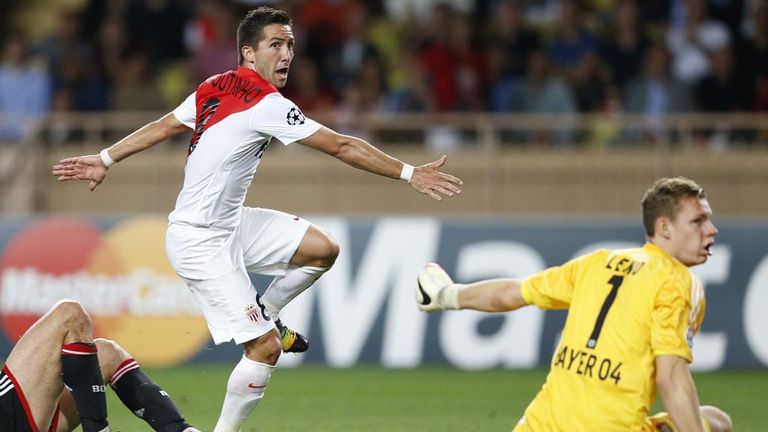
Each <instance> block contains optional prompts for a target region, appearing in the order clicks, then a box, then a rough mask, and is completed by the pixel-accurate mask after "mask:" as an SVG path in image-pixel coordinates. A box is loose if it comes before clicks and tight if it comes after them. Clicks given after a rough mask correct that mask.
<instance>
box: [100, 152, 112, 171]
mask: <svg viewBox="0 0 768 432" xmlns="http://www.w3.org/2000/svg"><path fill="white" fill-rule="evenodd" d="M99 156H100V157H101V161H102V162H104V165H106V167H107V168H109V167H111V166H112V165H114V164H115V163H116V162H115V160H114V159H112V157H110V156H109V150H107V149H104V150H102V151H100V152H99Z"/></svg>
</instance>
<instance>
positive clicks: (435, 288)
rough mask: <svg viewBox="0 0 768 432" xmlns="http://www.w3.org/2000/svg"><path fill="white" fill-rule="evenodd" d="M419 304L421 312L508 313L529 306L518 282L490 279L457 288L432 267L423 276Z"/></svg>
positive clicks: (418, 292)
mask: <svg viewBox="0 0 768 432" xmlns="http://www.w3.org/2000/svg"><path fill="white" fill-rule="evenodd" d="M416 300H417V302H418V305H419V308H420V309H421V310H424V311H427V312H431V311H436V310H446V309H448V310H451V309H474V310H478V311H484V312H508V311H513V310H515V309H519V308H521V307H523V306H527V305H528V303H526V302H525V299H524V298H523V295H522V292H521V290H520V281H518V280H516V279H488V280H483V281H479V282H475V283H471V284H457V283H454V282H453V280H452V279H451V278H450V276H448V274H447V273H446V272H445V270H443V269H442V267H440V266H439V265H437V264H434V263H430V264H427V266H426V267H425V268H424V270H423V271H422V272H421V273H420V274H419V278H418V287H417V290H416Z"/></svg>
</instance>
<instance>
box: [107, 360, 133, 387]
mask: <svg viewBox="0 0 768 432" xmlns="http://www.w3.org/2000/svg"><path fill="white" fill-rule="evenodd" d="M138 368H139V362H137V361H136V359H133V358H129V359H128V360H126V361H124V362H122V363H120V366H118V367H117V369H116V370H115V372H114V373H113V374H112V379H110V380H109V385H111V386H114V385H115V384H117V381H118V380H120V378H122V377H123V375H125V374H127V373H128V372H130V371H132V370H134V369H138Z"/></svg>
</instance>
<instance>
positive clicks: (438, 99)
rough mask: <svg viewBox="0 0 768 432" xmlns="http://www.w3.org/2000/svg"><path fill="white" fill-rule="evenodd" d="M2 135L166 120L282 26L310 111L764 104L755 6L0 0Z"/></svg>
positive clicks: (657, 0) (529, 0)
mask: <svg viewBox="0 0 768 432" xmlns="http://www.w3.org/2000/svg"><path fill="white" fill-rule="evenodd" d="M7 2H10V4H9V5H8V6H5V8H6V9H5V12H8V13H6V14H4V15H5V16H4V17H3V18H0V21H3V22H0V25H2V27H1V28H2V30H0V32H2V33H0V41H1V42H2V54H1V55H2V58H1V61H0V114H4V116H3V117H2V118H3V120H2V121H3V123H0V140H14V139H19V138H21V137H23V136H24V134H25V133H26V132H25V129H24V127H23V124H24V123H23V122H20V121H17V120H15V118H14V116H16V115H19V116H22V117H24V118H29V117H35V116H40V117H42V116H44V115H45V114H47V113H48V112H50V111H105V110H116V111H137V110H143V111H165V110H169V109H172V108H174V107H175V106H176V104H178V103H179V102H180V101H181V100H182V99H183V98H184V97H185V96H186V95H187V94H189V92H191V91H192V90H193V89H194V88H195V87H196V86H197V84H198V83H199V82H200V81H202V80H204V79H205V78H207V77H209V76H211V75H213V74H216V73H220V72H223V71H226V70H229V69H233V68H235V67H236V62H237V48H236V43H235V30H236V27H237V23H238V21H239V19H240V18H241V16H242V14H243V13H244V11H246V10H248V9H250V8H252V7H255V6H256V5H259V4H270V5H272V6H275V7H277V8H281V9H284V10H287V11H288V12H289V13H290V14H291V16H292V17H293V18H294V33H295V36H296V59H295V60H294V63H293V66H292V67H291V73H290V77H289V84H288V86H287V87H286V88H285V90H284V92H283V93H284V94H285V95H286V96H287V97H289V98H291V99H292V100H293V101H294V102H296V103H297V104H298V105H299V107H301V108H302V109H303V110H304V111H306V112H308V113H310V114H311V113H314V112H324V111H329V110H334V111H335V112H338V113H341V114H342V115H343V113H350V115H352V114H354V113H359V112H370V111H377V112H455V111H459V112H464V111H488V112H527V113H564V114H568V113H594V112H611V113H612V112H629V113H642V114H645V115H648V116H654V115H663V114H665V113H674V112H691V111H697V112H729V111H733V112H749V111H752V112H765V111H768V0H582V1H579V0H474V1H473V0H378V1H373V0H372V1H359V0H305V1H302V0H293V1H292V0H284V1H271V2H269V1H246V0H240V1H235V0H230V1H225V0H198V1H194V2H193V1H183V0H58V1H56V0H47V1H46V0H7Z"/></svg>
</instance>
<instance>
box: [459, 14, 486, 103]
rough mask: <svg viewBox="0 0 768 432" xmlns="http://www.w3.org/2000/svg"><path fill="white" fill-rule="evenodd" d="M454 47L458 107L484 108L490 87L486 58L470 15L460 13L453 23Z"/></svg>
mask: <svg viewBox="0 0 768 432" xmlns="http://www.w3.org/2000/svg"><path fill="white" fill-rule="evenodd" d="M451 24H452V25H451V31H450V34H451V47H452V50H453V58H454V63H455V64H456V76H455V77H454V81H455V86H456V106H455V109H458V110H459V111H484V110H485V109H486V106H487V104H486V103H485V99H484V97H483V96H484V94H485V89H486V87H487V82H486V78H487V69H486V64H485V57H484V56H483V53H482V51H480V50H478V49H477V47H478V46H479V44H478V42H477V39H478V38H477V35H476V34H475V32H474V27H473V26H472V21H471V20H470V17H469V15H457V16H456V17H454V19H453V20H452V22H451Z"/></svg>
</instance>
